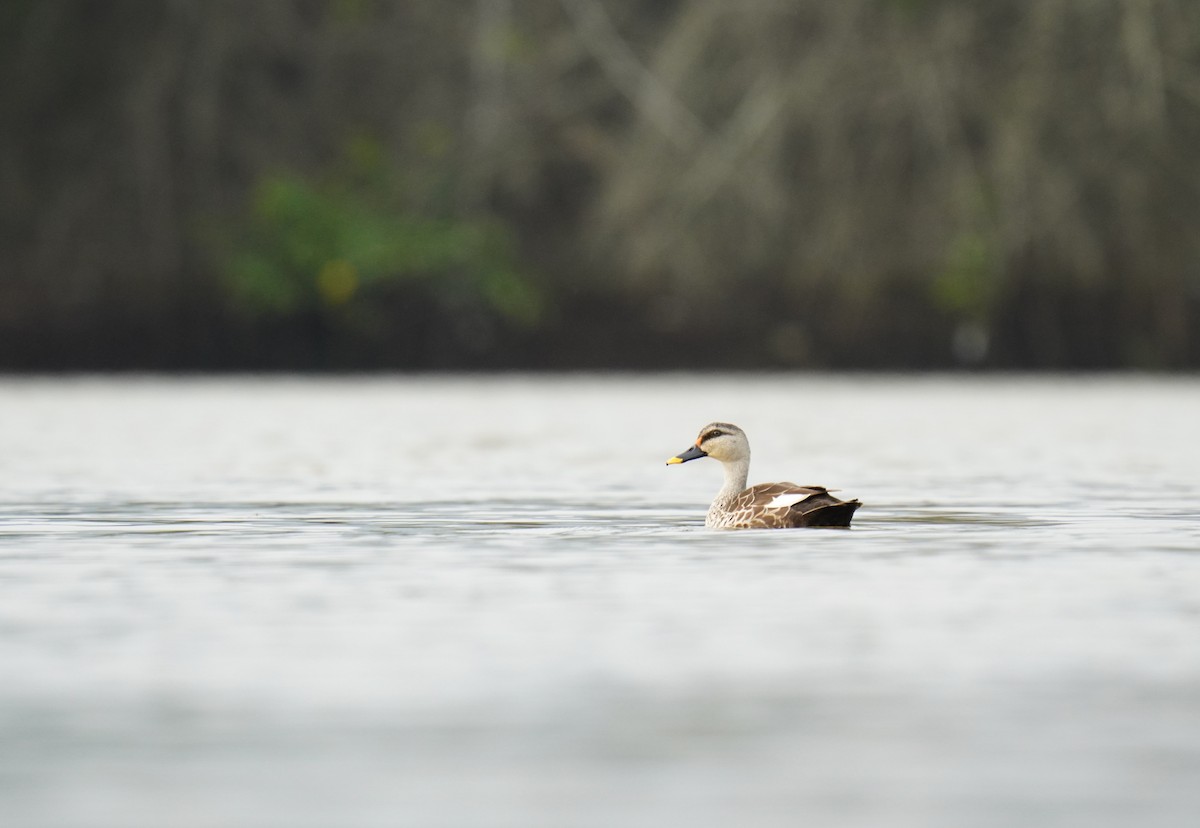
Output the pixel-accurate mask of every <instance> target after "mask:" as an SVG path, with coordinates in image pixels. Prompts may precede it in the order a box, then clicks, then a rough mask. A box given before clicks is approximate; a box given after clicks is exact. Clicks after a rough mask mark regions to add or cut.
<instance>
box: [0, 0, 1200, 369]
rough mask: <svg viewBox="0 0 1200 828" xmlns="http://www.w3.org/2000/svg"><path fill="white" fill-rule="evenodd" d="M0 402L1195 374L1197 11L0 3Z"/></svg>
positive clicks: (795, 2) (802, 4) (757, 0)
mask: <svg viewBox="0 0 1200 828" xmlns="http://www.w3.org/2000/svg"><path fill="white" fill-rule="evenodd" d="M0 78H2V79H3V80H2V81H0V369H5V370H46V369H73V370H79V369H154V370H223V369H305V370H338V369H372V368H388V369H447V368H462V369H489V368H497V369H502V368H523V369H538V368H631V369H636V368H709V367H712V368H781V367H810V368H850V367H867V368H904V369H916V368H947V367H952V366H971V367H974V366H978V367H992V368H1004V369H1037V368H1053V369H1073V368H1139V369H1178V368H1195V367H1197V366H1200V232H1198V231H1197V228H1198V227H1200V4H1197V3H1195V2H1192V1H1191V0H1125V1H1124V2H1119V1H1118V0H1113V2H1095V1H1094V0H976V1H975V2H970V1H968V0H839V2H836V3H831V2H825V1H824V0H787V1H786V2H784V0H745V1H744V2H740V3H736V4H731V3H728V2H725V0H470V2H466V1H464V2H458V3H449V2H445V1H444V0H404V2H386V1H385V0H289V1H287V2H284V0H279V2H261V3H244V2H240V0H170V2H158V3H145V2H140V1H139V2H134V1H133V0H106V2H90V1H89V0H5V2H4V3H3V4H2V5H0Z"/></svg>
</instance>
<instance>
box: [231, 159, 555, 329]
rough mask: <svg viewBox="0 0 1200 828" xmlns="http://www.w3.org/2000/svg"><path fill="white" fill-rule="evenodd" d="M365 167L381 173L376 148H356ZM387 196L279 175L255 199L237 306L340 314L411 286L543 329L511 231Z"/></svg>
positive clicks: (236, 270)
mask: <svg viewBox="0 0 1200 828" xmlns="http://www.w3.org/2000/svg"><path fill="white" fill-rule="evenodd" d="M350 154H351V156H352V161H353V162H354V165H355V166H356V167H358V168H360V169H361V168H363V167H371V166H373V165H378V164H381V163H382V161H381V159H380V158H379V157H378V154H377V152H376V151H375V149H374V148H373V146H372V145H371V143H370V142H368V141H365V140H356V141H353V142H351V146H350ZM386 189H387V188H382V187H372V186H368V185H365V184H363V183H362V182H355V181H354V180H353V177H352V176H341V177H339V178H338V179H336V180H334V181H331V182H328V183H323V184H321V183H313V182H312V181H309V180H307V179H305V178H302V177H300V176H296V175H273V176H270V177H267V178H265V179H264V180H262V181H261V182H260V183H259V184H258V186H257V188H256V190H255V194H254V198H253V204H252V208H251V211H250V215H249V219H248V222H247V224H246V225H245V227H244V228H242V229H241V231H240V232H239V233H238V238H237V240H236V241H235V244H234V249H233V252H232V255H231V256H230V257H229V261H228V266H227V272H226V276H227V279H226V282H227V285H228V287H229V290H230V292H231V294H232V296H233V298H234V301H235V303H236V304H237V305H238V307H240V308H241V309H243V310H245V311H249V312H251V313H255V314H276V315H288V314H295V313H298V312H304V311H313V310H317V311H333V310H334V309H336V308H339V307H341V306H346V305H351V304H354V303H371V302H372V301H373V300H374V299H377V298H378V297H379V295H380V292H381V291H382V290H384V289H393V290H394V289H395V288H397V287H404V286H407V287H410V288H412V289H414V290H426V291H427V292H429V293H431V294H433V295H435V296H437V295H441V296H451V295H453V296H455V297H462V296H464V295H465V296H467V297H468V298H471V299H473V300H475V301H476V302H478V303H479V304H482V305H483V306H484V307H485V308H487V309H488V310H490V311H491V312H493V313H495V314H496V315H497V316H499V317H501V318H503V319H504V320H506V321H509V322H512V323H516V324H519V325H529V324H532V323H534V322H535V321H536V320H537V319H538V317H539V314H540V312H541V305H542V302H541V297H540V294H539V292H538V290H537V289H536V287H535V286H534V285H533V284H532V282H531V281H530V280H529V279H528V278H527V277H526V276H525V275H524V274H523V273H522V272H521V271H520V270H519V269H518V267H517V265H516V257H515V255H514V251H513V244H512V241H511V238H510V235H509V233H508V232H507V230H506V229H505V228H504V227H503V226H502V225H500V224H498V223H496V222H494V221H488V220H464V219H451V218H434V217H428V216H422V215H414V214H413V213H412V212H411V211H407V210H405V209H404V208H402V207H400V206H399V205H398V204H396V203H395V202H394V200H392V199H389V198H388V197H387V195H386V193H385V192H384V191H385V190H386Z"/></svg>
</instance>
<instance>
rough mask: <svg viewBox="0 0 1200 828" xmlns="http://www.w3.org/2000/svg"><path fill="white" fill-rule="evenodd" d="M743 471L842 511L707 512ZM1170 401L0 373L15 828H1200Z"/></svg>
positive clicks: (1061, 386) (664, 384)
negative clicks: (707, 454)
mask: <svg viewBox="0 0 1200 828" xmlns="http://www.w3.org/2000/svg"><path fill="white" fill-rule="evenodd" d="M713 419H724V420H731V421H733V422H736V423H738V424H740V425H742V426H743V427H744V428H745V429H746V431H747V432H748V434H749V435H750V438H751V442H752V444H753V446H754V450H755V455H754V457H755V459H754V463H753V465H752V467H751V482H767V481H772V480H780V479H785V480H794V481H795V482H798V483H819V484H825V485H829V486H836V487H839V488H841V489H842V490H843V493H844V494H845V495H846V496H856V497H860V498H861V499H862V500H863V501H864V503H865V504H866V505H865V506H864V507H863V508H862V509H861V510H860V512H859V514H858V517H857V518H856V520H855V527H854V528H853V529H852V530H850V531H837V530H824V531H822V530H793V531H783V532H780V531H776V532H770V531H759V532H712V531H707V530H705V529H704V528H703V519H704V511H705V508H706V506H707V503H708V500H709V499H710V497H711V496H712V494H713V493H714V492H715V491H716V489H717V487H718V485H719V482H720V470H719V467H718V466H717V464H716V463H715V462H711V461H706V460H701V461H698V462H695V463H689V464H687V465H686V466H673V467H667V466H665V465H664V460H665V459H666V458H667V457H668V456H670V455H671V454H674V453H675V452H677V451H679V450H681V449H683V448H684V447H686V446H687V445H688V444H689V443H690V442H691V441H692V440H693V439H694V437H695V433H696V431H697V429H698V428H699V427H700V426H701V425H703V424H704V423H706V422H708V421H709V420H713ZM1198 431H1200V381H1197V380H1196V379H1142V378H1132V379H1131V378H1115V379H1114V378H1092V379H1072V378H1061V377H1058V378H1042V379H1020V378H1015V379H1003V378H1002V379H969V378H931V379H924V378H915V379H914V378H908V379H889V378H872V377H850V378H826V377H811V376H777V377H759V378H737V377H702V376H694V377H689V376H664V377H649V378H613V377H599V378H595V377H593V378H588V377H582V378H544V379H520V378H516V379H514V378H506V379H479V378H463V379H395V378H385V379H345V380H342V379H316V380H315V379H282V380H281V379H258V378H253V379H233V380H228V379H220V380H169V379H144V380H138V379H134V380H130V379H116V380H110V379H81V380H48V379H47V380H36V379H35V380H5V381H0V671H2V673H0V814H3V815H4V818H3V824H4V825H5V826H21V827H23V828H42V826H89V827H90V826H104V827H105V828H107V827H108V826H112V828H118V827H119V828H141V827H142V826H146V827H147V828H150V827H151V826H153V827H154V828H158V827H159V826H171V827H172V828H193V827H194V828H209V826H212V827H213V828H216V827H217V826H221V827H222V828H225V827H226V826H243V825H244V826H281V828H282V826H288V828H294V827H295V826H343V827H344V826H514V827H515V826H605V827H606V828H607V826H635V827H638V826H731V825H739V826H799V825H807V826H818V827H819V828H823V827H824V826H864V828H865V827H866V826H871V828H876V827H877V826H901V827H902V828H904V827H906V826H913V827H914V828H916V826H921V827H922V828H926V827H927V826H946V827H947V828H951V826H953V828H971V827H972V826H1006V827H1007V826H1089V828H1095V826H1129V825H1137V826H1189V827H1190V826H1195V825H1197V824H1200V435H1198Z"/></svg>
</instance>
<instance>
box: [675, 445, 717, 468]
mask: <svg viewBox="0 0 1200 828" xmlns="http://www.w3.org/2000/svg"><path fill="white" fill-rule="evenodd" d="M701 457H708V453H707V452H703V451H701V450H700V447H699V446H692V447H691V448H689V449H688V450H687V451H683V452H680V453H679V454H677V455H675V456H674V457H672V458H671V459H670V460H668V461H667V465H668V466H670V465H673V464H675V463H686V462H687V461H689V460H697V459H699V458H701Z"/></svg>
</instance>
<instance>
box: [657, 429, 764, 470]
mask: <svg viewBox="0 0 1200 828" xmlns="http://www.w3.org/2000/svg"><path fill="white" fill-rule="evenodd" d="M749 456H750V441H749V440H747V439H746V432H744V431H742V430H741V429H740V428H738V427H737V426H735V425H734V424H733V423H709V424H708V425H706V426H705V427H704V428H702V429H700V435H699V436H698V437H697V438H696V442H695V443H694V444H693V445H692V446H691V447H689V448H688V449H687V451H682V452H680V453H679V454H677V455H675V456H674V457H672V458H671V459H670V460H668V461H667V465H671V464H673V463H686V462H687V461H689V460H696V459H699V458H701V457H711V458H713V459H714V460H720V461H721V462H722V463H735V462H737V461H739V460H744V459H746V458H747V457H749Z"/></svg>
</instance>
